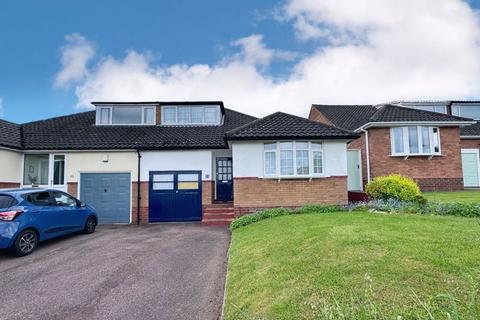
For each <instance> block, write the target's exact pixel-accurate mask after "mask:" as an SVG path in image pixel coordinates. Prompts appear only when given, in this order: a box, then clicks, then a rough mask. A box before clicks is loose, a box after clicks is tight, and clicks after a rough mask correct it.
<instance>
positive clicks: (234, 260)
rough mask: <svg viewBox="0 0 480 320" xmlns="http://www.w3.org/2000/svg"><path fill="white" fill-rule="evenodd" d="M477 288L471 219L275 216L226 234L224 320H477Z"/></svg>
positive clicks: (479, 228)
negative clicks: (228, 236) (228, 242)
mask: <svg viewBox="0 0 480 320" xmlns="http://www.w3.org/2000/svg"><path fill="white" fill-rule="evenodd" d="M479 283H480V224H478V223H477V220H475V219H473V218H460V217H445V216H442V217H440V216H420V215H400V214H399V215H386V214H375V213H366V212H360V213H348V212H339V213H330V214H304V215H290V216H282V217H277V218H273V219H267V220H263V221H260V222H258V223H254V224H251V225H248V226H246V227H242V228H239V229H236V230H234V231H233V234H232V244H231V247H230V258H229V264H228V278H227V295H226V304H225V319H373V318H376V319H447V313H449V314H450V315H451V317H452V318H451V319H457V317H459V318H461V319H478V317H479V316H480V297H479V294H478V292H477V290H478V285H479ZM398 316H402V318H398Z"/></svg>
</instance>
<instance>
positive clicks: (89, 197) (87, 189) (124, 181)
mask: <svg viewBox="0 0 480 320" xmlns="http://www.w3.org/2000/svg"><path fill="white" fill-rule="evenodd" d="M131 188H132V181H131V179H130V173H81V174H80V200H82V201H83V202H85V203H87V204H89V205H92V206H93V207H94V208H95V209H96V210H97V214H98V222H99V223H129V222H130V199H131V196H130V190H131Z"/></svg>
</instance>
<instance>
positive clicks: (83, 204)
mask: <svg viewBox="0 0 480 320" xmlns="http://www.w3.org/2000/svg"><path fill="white" fill-rule="evenodd" d="M78 206H79V207H80V208H85V207H86V206H87V205H86V204H85V202H82V201H80V202H79V204H78Z"/></svg>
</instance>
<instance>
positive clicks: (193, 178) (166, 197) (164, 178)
mask: <svg viewBox="0 0 480 320" xmlns="http://www.w3.org/2000/svg"><path fill="white" fill-rule="evenodd" d="M148 211H149V212H148V216H149V221H150V222H166V221H199V220H202V172H201V171H150V181H149V197H148Z"/></svg>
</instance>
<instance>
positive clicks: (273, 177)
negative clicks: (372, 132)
mask: <svg viewBox="0 0 480 320" xmlns="http://www.w3.org/2000/svg"><path fill="white" fill-rule="evenodd" d="M328 177H329V176H327V175H314V176H280V177H278V176H263V179H268V180H312V179H323V178H328Z"/></svg>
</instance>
